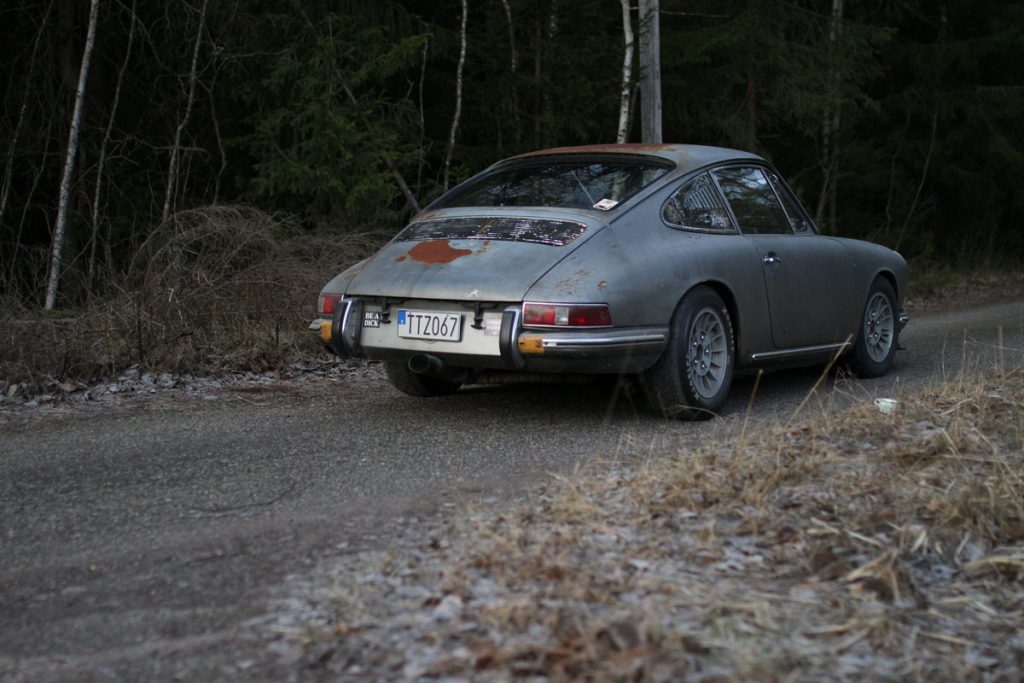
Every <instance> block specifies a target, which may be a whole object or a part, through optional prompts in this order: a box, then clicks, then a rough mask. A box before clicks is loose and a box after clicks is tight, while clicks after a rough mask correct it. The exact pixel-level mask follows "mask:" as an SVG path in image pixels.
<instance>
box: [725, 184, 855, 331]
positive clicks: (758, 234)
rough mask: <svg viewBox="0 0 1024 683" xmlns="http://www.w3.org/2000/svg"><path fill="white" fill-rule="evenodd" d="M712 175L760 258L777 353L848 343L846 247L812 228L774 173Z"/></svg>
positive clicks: (849, 266) (850, 268)
mask: <svg viewBox="0 0 1024 683" xmlns="http://www.w3.org/2000/svg"><path fill="white" fill-rule="evenodd" d="M713 176H714V177H715V180H716V182H717V183H718V186H719V188H720V189H721V191H722V194H723V195H724V196H725V198H726V201H727V202H728V204H729V208H730V210H731V211H732V214H733V216H734V217H735V219H736V222H737V224H738V225H739V228H740V231H741V232H742V233H743V235H744V236H745V237H746V238H747V239H749V240H750V241H751V242H752V243H753V244H754V246H755V248H756V249H757V252H758V254H759V255H760V257H761V267H762V272H763V274H764V285H765V290H766V294H767V299H768V308H769V314H770V317H771V328H772V342H773V344H774V345H775V348H777V349H791V348H799V347H806V346H817V345H821V344H832V343H838V342H842V341H845V339H846V337H847V335H848V334H849V331H848V330H847V329H846V328H845V325H844V323H843V320H844V319H845V318H846V317H848V316H845V315H844V311H842V310H841V303H840V302H843V301H848V300H849V296H848V292H847V290H848V288H849V287H851V286H852V281H853V263H852V262H851V260H850V258H849V256H848V254H847V252H846V249H845V247H843V245H842V244H841V243H840V242H838V241H836V240H833V239H830V238H828V237H824V236H822V235H818V234H817V233H815V232H814V231H813V229H811V227H810V222H809V221H808V220H807V219H806V217H805V216H804V215H803V214H802V210H801V209H799V205H797V204H796V203H795V202H796V200H795V199H794V198H793V197H791V196H789V195H788V190H787V189H786V188H785V187H784V186H783V185H782V183H781V182H779V181H778V179H777V178H774V177H773V174H772V172H771V171H770V170H769V169H766V168H764V167H762V166H757V165H741V166H725V167H722V168H718V169H716V170H715V171H714V173H713ZM773 180H774V185H773V182H772V181H773ZM780 196H781V197H782V199H781V200H780ZM783 201H785V203H786V204H789V212H787V210H786V208H784V206H783ZM790 213H792V214H794V215H792V216H791V215H790Z"/></svg>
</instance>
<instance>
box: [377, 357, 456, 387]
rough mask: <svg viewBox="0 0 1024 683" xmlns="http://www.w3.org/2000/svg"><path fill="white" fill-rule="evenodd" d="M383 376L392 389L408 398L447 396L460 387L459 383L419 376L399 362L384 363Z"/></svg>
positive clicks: (389, 361)
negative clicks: (384, 375)
mask: <svg viewBox="0 0 1024 683" xmlns="http://www.w3.org/2000/svg"><path fill="white" fill-rule="evenodd" d="M384 374H386V375H387V376H388V380H389V381H390V382H391V385H392V386H393V387H395V388H396V389H398V390H399V391H401V392H402V393H403V394H409V395H410V396H447V395H448V394H454V393H455V392H456V391H458V389H459V387H460V386H462V383H461V382H452V381H450V380H446V379H439V378H437V377H430V376H428V375H420V374H418V373H415V372H413V371H412V370H410V369H409V366H407V365H406V364H405V363H401V362H399V361H391V360H388V361H384Z"/></svg>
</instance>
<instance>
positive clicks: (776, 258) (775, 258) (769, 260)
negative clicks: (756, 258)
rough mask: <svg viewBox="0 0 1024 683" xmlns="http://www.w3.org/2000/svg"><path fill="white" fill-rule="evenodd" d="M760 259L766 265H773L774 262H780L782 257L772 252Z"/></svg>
mask: <svg viewBox="0 0 1024 683" xmlns="http://www.w3.org/2000/svg"><path fill="white" fill-rule="evenodd" d="M761 260H762V261H764V263H765V265H768V266H770V265H773V264H775V263H782V259H781V258H779V256H778V255H777V254H775V253H774V252H773V253H770V254H768V255H767V256H765V257H764V258H763V259H761Z"/></svg>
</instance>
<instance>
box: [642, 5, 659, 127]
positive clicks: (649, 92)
mask: <svg viewBox="0 0 1024 683" xmlns="http://www.w3.org/2000/svg"><path fill="white" fill-rule="evenodd" d="M658 12H659V9H658V0H640V16H639V21H640V117H641V118H640V121H641V124H642V126H641V128H642V139H643V142H645V143H654V144H658V143H660V142H661V29H660V22H659V20H658Z"/></svg>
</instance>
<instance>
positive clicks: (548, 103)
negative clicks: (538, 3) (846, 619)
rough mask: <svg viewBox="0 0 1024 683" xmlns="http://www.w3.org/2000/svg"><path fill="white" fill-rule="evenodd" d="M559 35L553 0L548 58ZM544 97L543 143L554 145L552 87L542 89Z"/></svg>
mask: <svg viewBox="0 0 1024 683" xmlns="http://www.w3.org/2000/svg"><path fill="white" fill-rule="evenodd" d="M557 36H558V0H551V14H549V15H548V28H547V33H546V34H545V40H544V50H545V52H546V54H547V56H548V60H551V50H552V49H553V48H554V45H555V38H556V37H557ZM541 93H542V98H543V100H544V109H543V111H544V114H543V116H542V119H543V120H544V123H545V125H544V134H543V136H541V144H542V145H543V146H544V147H553V146H554V145H555V144H556V143H555V140H556V136H555V132H556V131H555V127H554V126H553V125H552V123H553V122H554V120H555V109H554V104H553V101H552V98H551V88H549V87H546V88H544V89H543V90H542V91H541Z"/></svg>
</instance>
